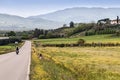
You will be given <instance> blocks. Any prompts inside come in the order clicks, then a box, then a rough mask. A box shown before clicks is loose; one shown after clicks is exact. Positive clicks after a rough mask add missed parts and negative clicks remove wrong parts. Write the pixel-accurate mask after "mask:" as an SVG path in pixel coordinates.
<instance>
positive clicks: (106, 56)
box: [31, 47, 120, 80]
mask: <svg viewBox="0 0 120 80" xmlns="http://www.w3.org/2000/svg"><path fill="white" fill-rule="evenodd" d="M32 53H33V55H32V65H31V66H32V67H31V80H120V47H96V48H93V47H84V48H82V47H71V48H70V47H65V48H56V47H37V48H36V49H35V48H34V49H33V52H32ZM40 53H42V54H43V59H39V58H38V54H40Z"/></svg>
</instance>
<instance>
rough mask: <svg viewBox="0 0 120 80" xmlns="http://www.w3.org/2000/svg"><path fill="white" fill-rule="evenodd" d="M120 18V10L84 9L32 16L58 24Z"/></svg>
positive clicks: (70, 9) (78, 8)
mask: <svg viewBox="0 0 120 80" xmlns="http://www.w3.org/2000/svg"><path fill="white" fill-rule="evenodd" d="M116 16H120V8H85V7H75V8H68V9H64V10H59V11H56V12H53V13H49V14H45V15H38V16H32V18H37V19H38V18H43V19H47V20H52V21H58V22H66V23H68V22H70V21H75V22H91V21H97V20H99V19H102V18H111V19H116Z"/></svg>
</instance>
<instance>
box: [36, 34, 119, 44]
mask: <svg viewBox="0 0 120 80" xmlns="http://www.w3.org/2000/svg"><path fill="white" fill-rule="evenodd" d="M110 36H111V35H94V36H83V37H78V38H56V39H39V40H34V41H35V42H37V43H38V42H40V43H42V44H61V43H63V44H64V43H76V42H77V41H78V40H79V39H84V40H85V41H86V42H87V43H92V42H95V43H96V42H102V43H109V42H111V43H117V42H120V37H110Z"/></svg>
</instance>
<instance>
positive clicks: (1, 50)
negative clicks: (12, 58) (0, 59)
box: [0, 42, 23, 55]
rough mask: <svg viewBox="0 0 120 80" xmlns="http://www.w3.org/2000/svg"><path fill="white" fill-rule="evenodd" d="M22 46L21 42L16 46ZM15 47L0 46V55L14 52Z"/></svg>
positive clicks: (13, 45)
mask: <svg viewBox="0 0 120 80" xmlns="http://www.w3.org/2000/svg"><path fill="white" fill-rule="evenodd" d="M22 45H23V42H22V43H19V44H18V45H17V46H19V47H21V46H22ZM15 46H16V45H15V44H8V45H3V46H0V55H1V54H5V53H8V52H12V51H15V49H16V47H15Z"/></svg>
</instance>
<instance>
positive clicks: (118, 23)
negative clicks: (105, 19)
mask: <svg viewBox="0 0 120 80" xmlns="http://www.w3.org/2000/svg"><path fill="white" fill-rule="evenodd" d="M117 24H119V16H117Z"/></svg>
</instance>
